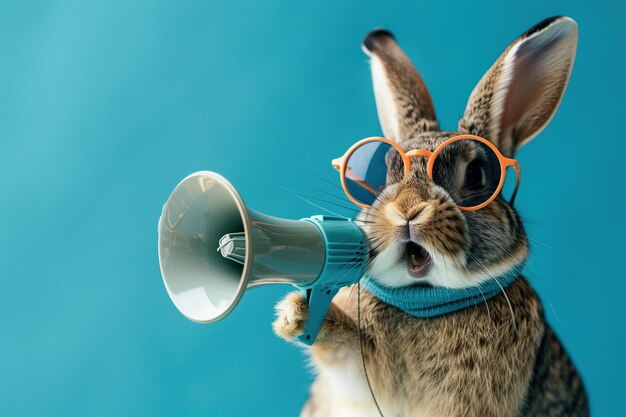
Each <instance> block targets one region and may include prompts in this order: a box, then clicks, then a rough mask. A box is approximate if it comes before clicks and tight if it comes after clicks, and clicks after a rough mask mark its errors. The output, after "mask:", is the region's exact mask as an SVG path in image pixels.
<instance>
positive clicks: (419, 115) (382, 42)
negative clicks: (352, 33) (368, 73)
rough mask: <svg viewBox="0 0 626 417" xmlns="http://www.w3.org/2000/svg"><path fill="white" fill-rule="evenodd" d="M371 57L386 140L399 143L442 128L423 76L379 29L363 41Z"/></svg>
mask: <svg viewBox="0 0 626 417" xmlns="http://www.w3.org/2000/svg"><path fill="white" fill-rule="evenodd" d="M363 51H364V52H365V53H366V54H367V56H369V57H370V59H371V61H370V66H371V70H372V81H373V84H374V96H375V97H376V108H377V110H378V119H379V120H380V125H381V127H382V128H383V133H384V134H385V137H387V138H389V139H393V140H395V141H396V142H402V141H403V140H406V139H409V138H410V137H411V136H412V135H413V134H414V133H419V132H423V131H427V130H437V129H439V123H437V120H436V118H435V109H434V107H433V102H432V100H431V98H430V94H429V93H428V89H426V85H425V84H424V81H423V80H422V77H420V75H419V73H418V72H417V70H416V69H415V67H414V66H413V64H412V63H411V61H410V60H409V58H408V57H407V56H406V55H405V54H404V52H403V51H402V49H400V47H399V46H398V44H397V43H396V40H395V38H394V37H393V35H392V34H391V33H390V32H389V31H387V30H384V29H375V30H373V31H371V32H370V33H368V34H367V35H366V36H365V39H363Z"/></svg>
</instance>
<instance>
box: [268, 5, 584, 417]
mask: <svg viewBox="0 0 626 417" xmlns="http://www.w3.org/2000/svg"><path fill="white" fill-rule="evenodd" d="M577 39H578V28H577V24H576V22H575V21H574V20H572V19H571V18H568V17H565V16H558V17H552V18H549V19H546V20H544V21H542V22H540V23H538V24H537V25H535V26H533V27H532V28H530V29H529V30H528V31H527V32H525V33H524V34H522V35H521V36H520V37H519V38H517V39H516V40H515V41H514V42H513V43H511V44H510V46H509V47H508V48H506V50H505V51H504V52H503V53H502V55H501V56H500V57H499V58H498V59H497V60H496V61H495V63H494V64H493V66H492V67H491V68H490V69H489V70H488V71H487V73H486V74H485V75H484V76H483V77H482V79H481V80H480V81H479V83H478V84H477V86H476V87H475V88H474V90H473V91H472V93H471V95H470V97H469V100H468V103H467V107H466V109H465V112H464V114H463V116H462V118H461V119H460V121H459V124H458V130H457V131H439V123H438V122H437V119H436V116H435V110H434V108H433V103H432V100H431V97H430V95H429V93H428V90H427V89H426V86H425V84H424V82H423V80H422V78H421V76H420V75H419V74H418V72H417V71H416V69H415V68H414V66H413V64H412V63H411V61H410V60H409V58H408V57H407V56H406V55H405V54H404V52H403V51H402V50H401V49H400V47H399V46H398V44H397V42H396V40H395V38H394V36H393V35H392V34H391V33H390V32H389V31H387V30H383V29H376V30H373V31H372V32H370V33H368V34H367V35H366V37H365V38H364V40H363V45H362V47H363V50H364V52H365V53H366V54H367V55H368V56H369V58H370V66H371V71H372V78H373V87H374V93H375V99H376V105H377V110H378V115H379V119H380V123H381V127H382V130H383V133H384V135H385V137H386V138H389V139H392V140H393V141H395V142H396V143H398V144H399V145H400V146H401V147H402V149H404V150H405V151H408V150H411V149H417V148H420V149H428V150H431V151H432V150H433V149H435V147H436V146H437V145H439V144H440V143H442V142H443V141H444V140H446V139H447V138H450V137H452V136H454V135H458V134H474V135H478V136H481V137H483V138H487V139H488V140H489V141H491V142H492V143H493V144H494V145H495V146H497V148H498V149H499V150H500V152H502V154H503V155H504V156H506V157H508V158H513V157H514V155H515V153H516V152H517V151H518V150H519V149H520V148H521V147H522V146H523V145H525V144H526V143H528V142H529V141H530V140H531V139H532V138H534V137H535V136H536V135H537V134H538V133H539V132H540V131H541V130H542V129H543V128H544V127H545V126H546V124H547V123H548V122H549V121H550V119H551V118H552V117H553V115H554V113H555V112H556V109H557V107H558V105H559V104H560V102H561V99H562V97H563V94H564V91H565V88H566V85H567V83H568V81H569V77H570V74H571V71H572V67H573V63H574V58H575V54H576V45H577ZM414 159H415V162H414V163H413V164H412V167H411V172H410V173H409V174H405V173H404V171H403V169H402V162H401V161H399V158H398V156H397V154H396V156H395V157H394V156H393V155H390V154H388V155H387V159H386V162H387V183H386V185H385V187H384V189H383V191H382V193H381V194H380V195H379V197H378V199H377V200H376V201H375V202H374V203H373V204H372V206H371V207H369V208H366V209H363V210H362V211H361V212H360V214H359V215H358V219H360V220H362V221H363V222H364V223H363V224H364V226H363V229H364V231H365V233H366V235H367V238H368V242H369V244H370V247H371V255H370V263H369V266H368V276H369V277H370V279H372V280H376V281H377V282H379V283H380V284H382V285H385V286H389V287H404V286H411V285H429V286H433V287H445V288H467V287H471V286H476V285H479V284H480V283H482V282H485V281H486V280H489V279H491V278H492V277H493V276H496V275H501V274H502V273H504V272H506V271H508V270H510V269H511V268H512V267H513V266H514V265H517V264H519V263H520V262H524V261H525V260H526V259H527V257H528V250H529V249H528V240H527V237H526V234H525V232H524V227H523V224H522V221H521V220H520V217H519V216H518V214H517V212H516V211H515V208H514V207H512V205H511V204H509V202H507V201H506V200H505V199H504V198H503V197H502V196H498V197H497V198H496V199H495V200H494V201H493V202H492V203H491V204H489V205H487V206H486V207H484V208H482V209H480V210H475V211H461V210H459V208H458V207H457V205H456V203H455V199H454V196H453V195H452V194H453V193H452V192H451V191H446V188H444V187H441V186H439V185H438V184H437V182H436V181H431V180H430V179H429V178H428V177H427V176H426V164H425V162H424V161H421V159H420V158H414ZM422 159H423V158H422ZM451 169H452V168H451ZM452 171H453V169H452ZM465 174H466V173H464V172H459V173H456V174H455V173H454V172H452V173H451V174H450V175H460V176H463V175H465ZM407 236H408V237H407ZM410 242H412V244H413V245H419V246H420V248H422V250H424V251H426V253H427V255H426V256H427V257H428V258H429V261H428V262H429V268H428V271H427V272H426V274H425V275H424V276H423V277H420V278H419V279H416V278H415V277H414V276H412V275H411V274H410V273H408V269H407V265H406V264H407V263H408V262H409V261H408V260H407V256H405V255H403V254H404V253H405V251H406V250H408V249H407V247H408V245H409V244H410ZM357 291H358V294H356V293H357ZM357 295H358V297H360V326H359V323H358V320H357V319H358V316H357V313H358V312H357V306H358V304H359V303H357V302H356V299H357V298H358V297H357ZM276 312H277V318H276V321H275V322H274V323H273V329H274V331H275V333H276V334H277V335H278V336H280V337H282V338H284V339H286V340H288V341H292V342H294V343H297V341H296V340H295V338H296V337H297V336H299V335H301V334H302V333H303V329H304V325H305V323H306V319H307V314H308V313H307V303H306V300H305V298H304V297H303V296H302V295H301V294H300V293H298V292H293V293H289V294H288V295H287V296H286V297H285V298H284V299H283V300H282V301H280V302H279V303H278V304H277V306H276ZM357 326H359V327H357ZM308 353H309V354H310V357H311V361H312V364H313V366H314V368H315V371H316V379H315V381H314V383H313V385H312V387H311V389H310V396H309V399H308V400H307V402H306V403H305V405H304V407H303V409H302V411H301V414H300V416H302V417H320V416H323V417H335V416H336V417H349V416H362V417H369V416H371V417H375V416H379V415H384V416H385V417H400V416H414V417H418V416H419V417H422V416H428V417H489V416H493V417H496V416H497V417H507V416H511V417H513V416H533V417H543V416H545V417H548V416H577V417H582V416H587V415H588V414H589V411H588V403H587V397H586V393H585V389H584V386H583V382H582V380H581V377H580V375H579V374H578V372H577V371H576V369H575V367H574V365H573V363H572V361H571V359H570V358H569V357H568V355H567V353H566V351H565V350H564V348H563V346H562V345H561V343H560V342H559V339H558V338H557V336H556V335H555V333H554V331H553V330H552V329H551V328H550V326H549V324H548V323H547V322H546V320H545V317H544V312H543V308H542V304H541V302H540V300H539V298H538V296H537V294H536V293H535V291H534V290H533V289H532V287H531V285H530V284H529V282H528V281H527V279H526V278H524V276H522V275H519V276H518V277H517V278H516V279H515V280H514V281H513V282H512V283H511V284H510V285H509V286H508V287H507V288H506V289H504V288H503V290H502V292H501V293H499V294H498V295H497V296H495V297H493V298H491V299H489V300H485V302H483V303H480V304H477V305H475V306H472V307H468V308H465V309H462V310H459V311H456V312H452V313H449V314H444V315H441V316H438V317H432V318H418V317H414V316H411V315H408V314H406V313H405V312H403V311H401V310H400V309H398V308H396V307H393V306H391V305H389V304H386V303H384V302H382V301H381V300H380V299H378V298H376V297H375V296H374V295H373V294H372V293H370V292H368V291H367V290H366V289H365V288H362V287H358V288H357V286H356V285H355V286H353V287H352V288H343V289H342V290H341V291H340V292H339V293H338V294H337V295H336V296H335V298H334V300H333V303H332V304H331V307H330V310H329V312H328V314H327V316H326V318H325V321H324V323H323V325H322V328H321V330H320V333H319V334H318V336H317V338H316V340H315V343H314V344H313V345H312V346H311V347H310V348H308ZM361 355H363V356H361ZM363 364H364V365H365V369H364V366H363ZM365 372H367V376H368V377H369V382H368V379H366V375H365Z"/></svg>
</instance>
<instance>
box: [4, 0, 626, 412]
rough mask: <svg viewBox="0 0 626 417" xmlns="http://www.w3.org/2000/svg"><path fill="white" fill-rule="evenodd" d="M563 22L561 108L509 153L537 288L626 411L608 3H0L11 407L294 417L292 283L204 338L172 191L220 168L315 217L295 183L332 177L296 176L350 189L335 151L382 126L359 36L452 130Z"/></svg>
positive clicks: (298, 213) (598, 404) (295, 213)
mask: <svg viewBox="0 0 626 417" xmlns="http://www.w3.org/2000/svg"><path fill="white" fill-rule="evenodd" d="M383 3H385V4H383ZM554 14H566V15H569V16H572V17H573V18H574V19H576V20H577V21H578V23H579V27H580V42H579V48H578V56H577V61H576V65H575V67H574V72H573V75H572V78H571V81H570V85H569V88H568V90H567V93H566V95H565V99H564V101H563V103H562V105H561V107H560V110H559V111H558V113H557V115H556V117H555V118H554V119H553V121H552V122H551V124H550V125H549V126H548V128H546V130H545V131H544V132H543V133H542V134H541V135H539V137H537V138H536V139H535V141H533V142H532V143H531V144H529V145H528V146H527V147H526V148H524V150H523V151H522V152H521V153H520V154H519V155H518V157H519V160H520V162H521V165H522V170H523V175H524V177H523V181H522V188H521V191H520V195H519V197H518V203H517V207H518V209H519V210H520V212H521V214H522V215H523V216H524V217H525V218H526V219H527V228H528V231H529V233H530V235H531V237H532V238H533V239H534V241H533V243H534V244H533V255H532V259H531V262H530V265H529V267H528V275H529V277H530V279H531V281H532V283H533V284H534V285H535V287H536V288H537V289H538V291H539V292H540V294H541V296H542V298H543V300H544V303H545V305H546V312H547V316H548V319H549V321H550V322H551V323H552V324H553V325H554V327H555V328H556V329H557V332H558V334H559V335H560V336H561V338H562V339H563V341H564V343H565V345H566V346H567V348H568V350H569V351H570V353H571V355H572V356H573V358H574V360H575V362H576V364H577V365H578V366H579V368H580V370H581V372H582V374H583V376H584V379H585V382H586V385H587V388H588V390H589V393H590V396H591V404H592V410H593V412H594V414H595V415H597V416H623V415H624V410H625V407H624V406H623V396H624V393H626V384H625V383H624V375H626V361H625V359H624V344H625V343H626V326H625V325H624V322H623V320H624V318H625V317H626V303H624V301H623V300H624V297H623V293H624V291H625V290H626V279H625V278H626V276H625V274H624V272H623V268H622V266H621V264H622V263H623V259H624V254H623V251H624V243H623V242H624V236H625V234H626V230H625V221H624V216H625V214H623V208H624V203H625V198H624V191H625V188H626V187H625V186H626V181H625V180H626V174H625V173H624V158H623V154H624V151H625V150H626V141H625V140H624V137H623V135H622V134H620V133H619V132H620V131H621V130H622V129H623V127H622V124H623V120H624V114H625V110H626V109H625V106H624V94H625V88H624V75H623V74H624V65H625V59H624V39H625V35H626V33H625V32H626V29H624V25H623V17H624V3H623V2H618V1H615V2H613V3H611V2H609V1H605V0H600V1H594V2H592V3H589V2H580V3H579V4H574V3H572V2H558V3H557V2H546V1H543V0H542V1H538V0H537V1H524V2H509V3H507V4H506V6H505V5H504V3H502V2H500V1H497V0H494V1H492V2H487V1H483V2H454V3H450V2H427V3H420V2H416V1H406V2H402V3H395V2H394V3H390V2H382V1H378V2H372V1H358V2H356V1H355V2H352V3H341V4H338V2H314V3H303V2H289V1H283V2H276V1H267V0H266V1H262V2H261V1H233V2H213V1H193V2H192V1H189V2H186V1H182V2H166V1H159V2H157V1H107V2H100V3H99V4H98V3H96V2H79V1H54V2H27V1H3V2H2V3H1V4H0V53H1V64H0V141H1V142H0V143H1V144H2V147H1V152H0V189H1V190H2V200H1V204H0V218H1V219H2V227H1V229H0V230H1V231H0V249H1V251H0V272H1V278H0V279H1V280H2V281H1V282H2V290H1V291H0V313H1V314H0V331H1V334H2V342H0V414H1V415H3V416H33V415H38V416H60V415H63V416H85V415H89V416H113V415H114V416H135V415H151V416H160V415H163V416H170V415H180V416H196V415H197V416H249V415H256V416H283V415H285V416H286V415H296V414H297V412H298V411H299V407H300V405H301V404H302V403H303V402H304V400H305V398H306V395H307V387H308V385H309V383H310V381H311V376H310V373H309V370H308V369H307V367H306V365H305V356H304V355H303V354H302V353H301V352H299V350H298V349H297V348H295V347H293V346H291V345H288V344H287V343H285V342H283V341H282V340H279V339H278V338H276V337H275V336H274V335H273V334H272V331H271V326H270V323H271V322H272V320H273V304H274V303H275V302H276V301H277V300H278V299H279V298H280V297H281V296H282V295H283V294H284V293H286V292H287V291H288V290H289V288H288V287H285V286H270V287H264V288H260V289H256V290H253V291H250V292H248V293H247V294H246V296H245V297H244V299H243V302H242V303H241V304H240V305H239V306H238V308H237V309H236V310H235V311H234V313H233V314H232V315H230V316H229V317H227V318H226V319H225V320H223V321H222V322H220V323H217V324H214V325H204V326H202V325H198V324H194V323H192V322H190V321H187V320H186V319H184V318H183V316H182V315H180V314H179V313H178V311H177V310H175V308H174V306H173V305H172V303H171V302H170V300H169V298H168V296H167V294H166V292H165V289H164V287H163V285H162V282H161V277H160V273H159V268H158V262H157V254H156V245H157V234H156V225H157V220H158V217H159V214H160V210H161V207H162V204H163V202H164V201H165V200H166V198H167V197H168V195H169V193H170V191H171V189H172V188H173V187H174V186H175V185H176V184H177V183H178V181H179V180H180V179H182V178H183V177H184V176H186V175H187V174H189V173H191V172H193V171H196V170H202V169H210V170H214V171H217V172H220V173H222V174H224V175H225V176H226V177H227V178H229V179H230V180H231V181H232V182H233V183H234V184H235V186H237V187H238V189H239V190H240V192H241V193H242V195H243V196H244V198H245V200H246V201H247V203H248V204H249V205H250V206H251V207H253V208H255V209H257V210H260V211H263V212H267V213H270V214H273V215H277V216H282V217H290V218H299V217H304V216H307V215H311V214H316V213H319V212H320V210H319V209H317V208H315V207H312V206H310V205H308V204H307V203H305V202H303V201H302V200H300V199H298V198H297V197H296V196H294V195H293V194H292V193H290V192H287V191H285V188H286V189H295V188H297V187H299V185H298V182H295V181H296V180H295V179H294V178H296V177H299V178H300V179H299V181H301V182H304V183H306V184H308V185H312V186H316V187H326V186H327V185H326V184H325V183H324V182H323V181H321V180H319V179H318V178H316V177H315V176H312V175H309V174H307V173H306V172H304V171H299V170H297V169H295V168H290V167H289V165H288V164H286V162H289V161H290V162H292V163H294V164H296V165H299V166H302V167H304V168H306V169H309V170H312V171H314V172H315V173H317V174H319V175H323V176H324V177H326V178H328V179H330V180H332V181H337V178H336V176H335V173H334V171H332V169H331V168H330V165H329V161H330V159H331V158H332V157H336V156H338V155H340V154H341V153H342V152H343V151H344V150H345V149H346V148H347V147H348V146H349V145H351V144H352V143H353V142H355V141H356V140H357V139H360V138H362V137H365V136H370V135H374V134H379V133H380V128H379V125H378V120H377V117H376V110H375V107H374V99H373V94H372V91H371V81H370V74H369V69H368V66H367V60H366V57H365V56H364V55H363V53H362V52H361V50H360V41H361V39H362V37H363V35H364V34H365V33H366V32H367V31H368V30H370V29H371V28H373V27H376V26H384V27H387V28H389V29H391V30H392V31H393V32H394V33H395V34H396V36H397V38H398V40H399V42H400V44H401V46H402V47H403V48H404V49H405V51H406V52H407V53H408V54H409V55H410V56H411V58H412V59H413V61H414V62H415V64H416V65H417V67H418V68H419V70H420V71H421V73H422V75H423V77H424V79H425V80H426V82H427V84H428V86H429V88H430V92H431V94H432V96H433V99H434V101H435V105H436V110H437V114H438V117H439V119H440V121H441V125H442V127H443V128H448V129H449V128H455V127H456V122H457V120H458V118H459V117H460V115H461V114H462V111H463V109H464V107H465V103H466V100H467V97H468V96H469V93H470V91H471V90H472V88H473V87H474V85H475V84H476V82H477V81H478V80H479V78H480V77H481V76H482V74H483V73H484V72H485V71H486V70H487V68H488V67H489V66H490V65H491V63H492V62H493V61H494V60H495V59H496V57H497V56H498V55H499V54H500V53H501V52H502V51H503V50H504V48H505V47H506V46H507V45H508V44H509V43H510V42H511V41H512V40H513V39H514V38H515V37H516V36H517V35H519V34H520V33H522V32H523V31H524V30H526V29H527V28H529V27H530V26H531V25H533V24H535V23H537V22H538V21H539V20H541V19H543V18H545V17H548V16H551V15H554ZM328 187H329V186H328ZM330 189H332V187H330ZM309 194H310V193H309ZM318 197H323V196H321V195H319V194H318ZM325 206H326V207H328V208H331V209H333V208H334V207H332V206H330V205H325ZM335 209H336V208H335ZM339 210H341V209H339ZM342 213H345V214H349V212H347V211H342ZM537 242H540V243H537Z"/></svg>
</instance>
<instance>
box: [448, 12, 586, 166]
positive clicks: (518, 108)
mask: <svg viewBox="0 0 626 417" xmlns="http://www.w3.org/2000/svg"><path fill="white" fill-rule="evenodd" d="M577 41H578V28H577V25H576V22H574V21H573V20H572V19H570V18H569V17H565V16H557V17H552V18H549V19H546V20H544V21H542V22H540V23H538V24H537V25H535V26H533V27H532V28H531V29H529V30H528V31H527V32H526V33H524V34H523V35H522V36H520V37H519V38H517V39H516V40H515V41H514V42H513V43H512V44H511V45H510V46H509V47H508V48H507V49H506V50H505V51H504V53H503V54H502V55H500V58H498V60H497V61H496V62H495V63H494V64H493V66H492V67H491V68H490V69H489V71H487V73H486V74H485V75H484V76H483V78H482V79H481V80H480V82H479V83H478V85H477V86H476V88H474V91H472V94H471V96H470V99H469V102H468V103H467V108H466V109H465V114H464V115H463V118H462V119H461V121H460V122H459V131H460V132H462V133H472V134H475V135H479V136H483V137H485V138H487V139H489V140H490V141H491V142H493V143H494V144H495V145H496V146H498V148H499V149H500V151H501V152H502V153H503V154H504V155H505V156H508V157H512V156H513V155H514V154H515V152H516V151H517V150H518V149H519V148H520V147H521V146H523V145H524V144H525V143H527V142H528V141H530V140H531V139H532V138H533V137H535V135H537V134H538V133H539V132H540V131H541V130H542V129H543V128H544V127H545V126H546V125H547V124H548V122H549V121H550V119H551V118H552V116H554V113H555V112H556V109H557V107H558V106H559V103H560V102H561V99H562V98H563V93H564V92H565V87H566V86H567V82H568V80H569V76H570V74H571V72H572V67H573V65H574V57H575V56H576V43H577Z"/></svg>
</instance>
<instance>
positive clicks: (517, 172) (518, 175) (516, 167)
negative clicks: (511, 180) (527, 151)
mask: <svg viewBox="0 0 626 417" xmlns="http://www.w3.org/2000/svg"><path fill="white" fill-rule="evenodd" d="M513 169H514V170H515V190H513V195H512V196H511V199H510V200H509V204H510V205H511V206H512V205H513V204H514V203H515V197H516V196H517V190H518V189H519V183H520V180H521V179H522V173H521V171H520V169H519V162H517V161H515V163H514V164H513Z"/></svg>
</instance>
